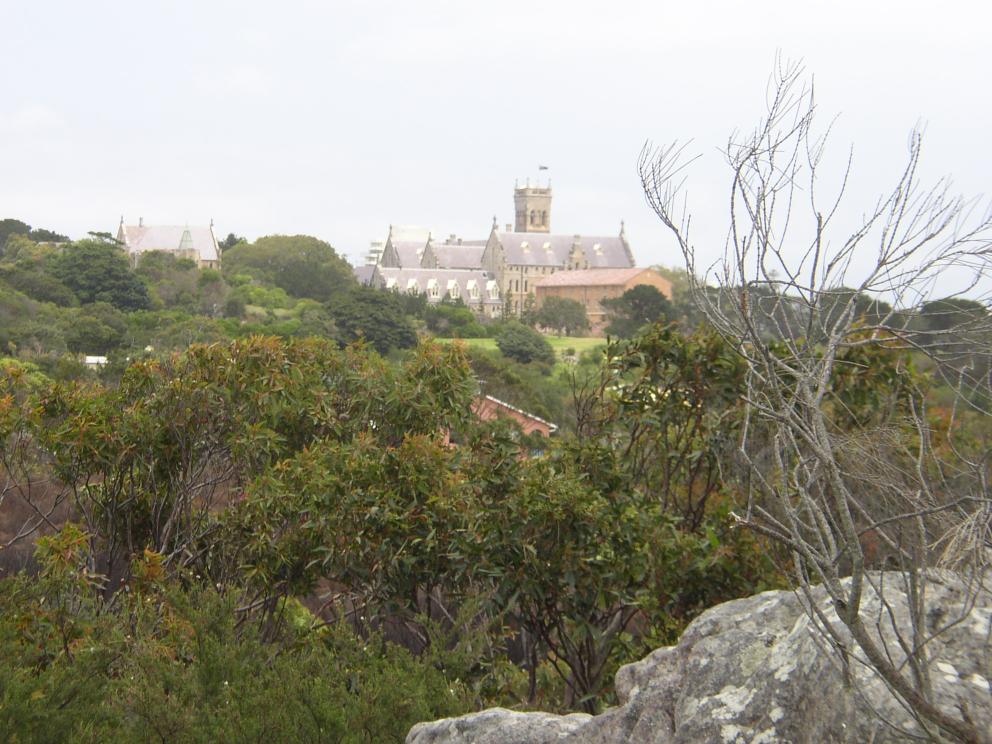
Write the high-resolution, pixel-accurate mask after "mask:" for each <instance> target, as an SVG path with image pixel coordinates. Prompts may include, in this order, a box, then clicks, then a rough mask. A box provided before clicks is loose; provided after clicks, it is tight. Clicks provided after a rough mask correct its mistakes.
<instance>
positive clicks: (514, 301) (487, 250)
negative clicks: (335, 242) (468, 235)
mask: <svg viewBox="0 0 992 744" xmlns="http://www.w3.org/2000/svg"><path fill="white" fill-rule="evenodd" d="M513 200H514V208H515V211H516V217H517V221H516V228H517V229H516V230H515V231H511V230H510V229H509V225H507V229H506V230H500V229H499V224H498V223H497V221H496V219H495V218H493V224H492V227H491V228H490V231H489V237H488V238H486V239H485V240H463V239H461V238H458V237H457V236H454V235H452V236H450V237H449V238H448V239H446V240H444V241H440V240H435V239H434V238H433V237H432V236H431V235H430V233H427V236H426V239H424V237H423V236H422V235H420V236H415V235H409V234H405V235H399V234H398V233H397V232H396V231H394V230H393V228H392V227H390V232H389V236H388V237H387V238H386V241H385V245H384V247H383V251H382V256H381V257H380V258H379V262H378V264H377V266H376V270H375V272H374V273H373V275H372V278H371V280H370V283H371V284H372V285H373V286H381V287H383V288H388V289H396V290H398V291H425V287H426V285H425V284H424V283H423V282H425V281H428V280H430V279H431V278H433V279H434V280H435V281H436V282H440V281H441V280H442V279H443V280H444V282H445V285H444V286H448V284H447V283H448V282H455V284H452V285H451V286H452V287H455V286H456V285H457V290H458V291H460V292H462V294H461V297H462V299H463V300H465V302H466V303H468V304H469V305H470V306H471V307H473V309H475V310H476V311H477V312H478V313H479V314H480V315H485V316H486V317H496V316H497V315H503V314H509V315H513V316H519V315H520V314H521V313H522V312H523V311H524V310H525V309H526V308H527V307H528V305H530V304H532V303H534V302H536V299H537V298H536V289H537V285H538V284H539V283H540V282H541V281H542V280H543V279H545V278H547V277H549V276H551V275H552V274H555V273H556V272H562V271H565V272H572V271H583V270H587V269H630V268H632V267H633V266H634V255H633V253H632V252H631V250H630V245H629V244H628V242H627V236H626V233H625V231H624V227H623V223H622V222H621V223H620V233H619V234H618V235H608V236H588V235H564V234H554V233H552V232H551V186H550V185H548V186H546V187H541V186H531V185H530V184H529V183H528V184H527V185H526V186H523V187H519V186H518V187H516V188H514V192H513ZM414 270H416V271H435V272H437V271H445V272H464V275H463V276H459V275H457V274H452V273H446V274H444V275H437V276H433V277H428V276H427V275H419V274H418V275H414V274H410V273H409V272H411V271H414ZM401 271H402V272H406V273H403V274H400V273H398V272H401ZM479 272H482V273H483V274H484V275H485V276H484V280H485V285H486V287H488V288H489V289H487V290H486V292H485V295H486V296H485V298H482V300H483V301H481V302H476V303H469V300H468V298H467V297H466V296H465V294H464V292H465V290H466V288H467V287H468V286H469V285H468V282H469V281H473V280H474V281H476V282H477V286H480V287H481V286H482V284H481V283H478V282H479V277H478V276H477V274H478V273H479ZM421 280H423V281H421ZM491 282H495V285H496V288H497V289H496V291H493V290H492V285H491ZM431 286H432V287H433V286H434V285H431ZM444 296H445V293H444V290H443V288H442V290H441V292H440V295H437V294H431V293H430V292H428V300H429V301H431V302H440V301H441V300H442V299H443V298H444ZM450 296H452V297H454V295H450ZM497 298H498V300H499V302H500V303H501V307H500V309H499V311H498V312H497V311H496V310H495V309H494V304H493V303H494V301H495V300H496V299H497ZM477 299H478V298H477Z"/></svg>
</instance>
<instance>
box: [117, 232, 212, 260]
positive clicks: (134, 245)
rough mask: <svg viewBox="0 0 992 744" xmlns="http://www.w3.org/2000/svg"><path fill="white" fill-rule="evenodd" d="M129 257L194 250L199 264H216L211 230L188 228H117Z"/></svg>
mask: <svg viewBox="0 0 992 744" xmlns="http://www.w3.org/2000/svg"><path fill="white" fill-rule="evenodd" d="M121 232H122V233H123V237H122V238H121V239H122V240H123V241H124V245H125V246H126V247H127V250H128V252H129V253H144V252H146V251H170V252H176V251H180V250H183V251H186V250H194V251H196V253H197V254H198V255H199V257H200V260H201V261H216V260H217V259H218V255H219V253H220V251H219V250H218V247H217V240H216V239H215V238H214V232H213V228H211V227H190V226H189V225H121Z"/></svg>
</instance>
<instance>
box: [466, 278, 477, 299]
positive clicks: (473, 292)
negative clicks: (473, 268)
mask: <svg viewBox="0 0 992 744" xmlns="http://www.w3.org/2000/svg"><path fill="white" fill-rule="evenodd" d="M466 289H468V296H469V297H470V298H471V299H473V300H477V299H479V283H478V282H477V281H475V279H469V280H468V285H467V286H466Z"/></svg>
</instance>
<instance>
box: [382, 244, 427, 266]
mask: <svg viewBox="0 0 992 744" xmlns="http://www.w3.org/2000/svg"><path fill="white" fill-rule="evenodd" d="M390 244H391V245H392V247H393V250H394V251H395V252H396V258H397V260H398V261H399V264H400V267H401V268H404V269H412V268H414V267H416V266H420V257H421V256H422V255H423V253H424V245H425V244H424V243H420V242H415V241H412V240H393V241H390Z"/></svg>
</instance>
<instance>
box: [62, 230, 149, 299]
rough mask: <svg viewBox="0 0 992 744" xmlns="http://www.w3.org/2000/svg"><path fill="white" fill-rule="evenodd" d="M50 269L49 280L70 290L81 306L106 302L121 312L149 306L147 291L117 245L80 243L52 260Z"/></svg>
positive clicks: (70, 246)
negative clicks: (60, 283)
mask: <svg viewBox="0 0 992 744" xmlns="http://www.w3.org/2000/svg"><path fill="white" fill-rule="evenodd" d="M50 265H51V269H50V270H51V274H52V276H54V277H55V278H56V279H58V280H59V281H61V282H62V283H63V284H64V285H65V286H67V287H68V288H69V289H71V290H72V291H73V292H74V293H75V294H76V296H77V297H78V298H79V300H80V302H83V303H90V302H109V303H110V304H111V305H113V306H114V307H116V308H119V309H120V310H124V311H131V310H143V309H145V308H147V307H148V306H149V301H148V290H147V289H146V288H145V285H144V284H143V283H142V282H141V280H140V279H139V278H138V277H137V276H136V275H135V274H134V272H133V271H131V269H130V267H129V265H128V260H127V257H126V256H125V255H124V253H123V252H122V251H121V249H120V248H119V247H117V246H116V245H112V244H109V243H101V242H98V241H94V240H81V241H79V242H78V243H73V244H71V245H69V246H67V247H66V248H65V250H64V251H62V252H61V253H59V254H58V255H56V256H53V257H52V260H51V264H50Z"/></svg>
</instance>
